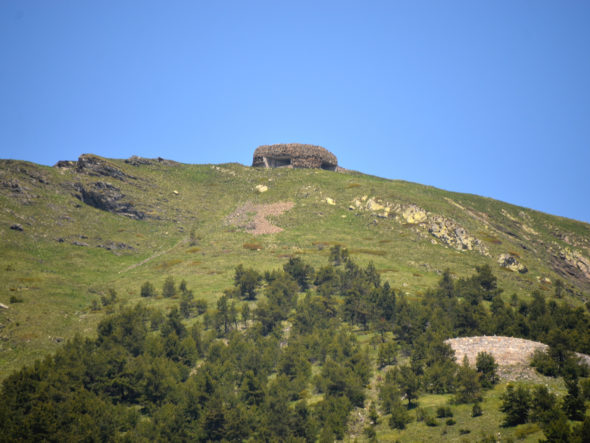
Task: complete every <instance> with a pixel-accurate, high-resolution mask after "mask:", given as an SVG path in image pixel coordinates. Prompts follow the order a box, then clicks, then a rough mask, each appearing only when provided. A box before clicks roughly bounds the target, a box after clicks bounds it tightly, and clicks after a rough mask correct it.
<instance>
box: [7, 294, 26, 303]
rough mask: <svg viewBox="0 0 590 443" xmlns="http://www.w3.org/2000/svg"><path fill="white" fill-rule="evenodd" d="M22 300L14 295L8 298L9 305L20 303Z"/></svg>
mask: <svg viewBox="0 0 590 443" xmlns="http://www.w3.org/2000/svg"><path fill="white" fill-rule="evenodd" d="M22 302H23V299H22V298H21V297H17V296H16V295H11V296H10V303H22Z"/></svg>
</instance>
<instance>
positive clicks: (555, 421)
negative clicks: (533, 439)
mask: <svg viewBox="0 0 590 443" xmlns="http://www.w3.org/2000/svg"><path fill="white" fill-rule="evenodd" d="M543 433H544V434H545V440H539V441H540V442H546V443H564V442H569V441H571V440H570V436H571V429H570V426H569V423H568V422H567V417H566V416H565V415H564V414H563V413H562V412H561V411H557V412H556V414H555V416H554V417H552V419H551V421H549V422H548V423H546V424H545V425H544V426H543ZM574 441H575V440H574ZM580 441H582V440H580Z"/></svg>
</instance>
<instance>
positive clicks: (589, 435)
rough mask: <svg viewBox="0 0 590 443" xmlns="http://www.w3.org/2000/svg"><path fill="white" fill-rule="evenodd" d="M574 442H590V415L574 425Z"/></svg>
mask: <svg viewBox="0 0 590 443" xmlns="http://www.w3.org/2000/svg"><path fill="white" fill-rule="evenodd" d="M572 442H574V443H590V417H588V416H587V417H586V418H584V421H583V422H582V423H581V424H579V425H576V426H574V429H573V432H572Z"/></svg>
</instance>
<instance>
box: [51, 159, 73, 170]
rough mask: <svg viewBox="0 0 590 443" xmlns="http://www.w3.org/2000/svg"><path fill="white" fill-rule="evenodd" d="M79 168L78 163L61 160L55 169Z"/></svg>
mask: <svg viewBox="0 0 590 443" xmlns="http://www.w3.org/2000/svg"><path fill="white" fill-rule="evenodd" d="M76 166H77V163H76V162H75V161H73V160H60V161H58V162H57V163H56V164H55V165H53V167H54V168H66V169H73V168H75V167H76Z"/></svg>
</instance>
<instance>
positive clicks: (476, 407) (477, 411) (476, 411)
mask: <svg viewBox="0 0 590 443" xmlns="http://www.w3.org/2000/svg"><path fill="white" fill-rule="evenodd" d="M482 414H483V412H482V410H481V406H480V405H479V404H478V403H476V404H474V405H473V407H472V408H471V416H472V417H479V416H481V415H482Z"/></svg>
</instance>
